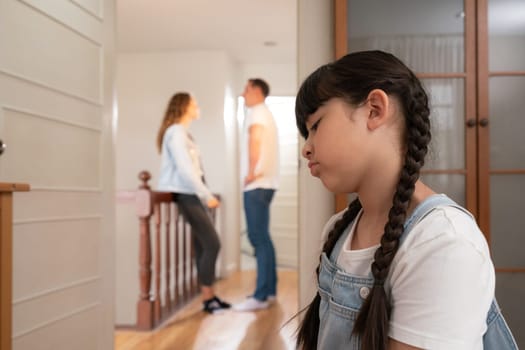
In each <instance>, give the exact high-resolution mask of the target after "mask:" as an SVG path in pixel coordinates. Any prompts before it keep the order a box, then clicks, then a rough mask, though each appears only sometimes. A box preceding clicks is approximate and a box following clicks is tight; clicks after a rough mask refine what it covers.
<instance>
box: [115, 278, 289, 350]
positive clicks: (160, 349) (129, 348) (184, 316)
mask: <svg viewBox="0 0 525 350" xmlns="http://www.w3.org/2000/svg"><path fill="white" fill-rule="evenodd" d="M278 279H279V282H278V291H277V303H276V304H274V305H272V306H271V307H270V308H268V309H266V310H261V311H257V312H235V311H231V310H228V311H226V312H224V313H222V314H219V315H209V314H206V313H204V312H202V311H201V309H202V303H201V301H200V300H195V301H193V302H192V303H191V304H190V305H188V306H187V307H186V308H184V309H183V310H181V311H180V313H179V314H177V315H176V316H174V317H173V318H172V319H170V320H168V321H167V322H166V323H165V324H164V325H163V326H162V327H160V328H159V329H157V330H155V331H152V332H134V331H129V330H117V331H115V350H168V349H170V350H178V349H180V350H187V349H188V350H189V349H193V350H201V349H202V350H204V349H206V350H210V349H213V350H215V349H217V350H219V349H220V350H233V349H245V350H259V349H260V350H285V349H286V350H288V349H295V346H294V341H295V340H294V339H295V338H294V333H295V330H296V328H297V318H294V319H293V320H291V321H290V322H289V323H287V324H286V325H285V323H286V322H287V321H289V320H290V319H291V318H292V317H293V316H294V315H295V314H296V313H297V305H298V304H297V271H296V270H284V269H280V270H278ZM254 286H255V271H240V272H237V273H235V274H233V275H232V276H230V277H228V278H227V279H224V280H220V281H219V282H217V285H216V294H217V295H218V296H219V297H221V298H223V299H225V300H226V301H228V302H232V303H236V302H239V301H242V300H244V298H246V296H247V295H249V294H250V293H252V292H253V288H254Z"/></svg>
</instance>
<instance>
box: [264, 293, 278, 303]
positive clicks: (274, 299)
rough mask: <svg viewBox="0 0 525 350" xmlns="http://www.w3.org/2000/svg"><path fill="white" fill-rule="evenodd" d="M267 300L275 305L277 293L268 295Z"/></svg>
mask: <svg viewBox="0 0 525 350" xmlns="http://www.w3.org/2000/svg"><path fill="white" fill-rule="evenodd" d="M266 301H267V302H268V304H270V305H273V304H275V302H276V301H277V297H276V296H275V295H268V296H267V297H266Z"/></svg>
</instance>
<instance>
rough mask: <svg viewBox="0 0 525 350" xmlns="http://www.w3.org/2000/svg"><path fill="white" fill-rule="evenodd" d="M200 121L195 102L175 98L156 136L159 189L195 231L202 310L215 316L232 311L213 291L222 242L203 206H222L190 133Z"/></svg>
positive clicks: (185, 96)
mask: <svg viewBox="0 0 525 350" xmlns="http://www.w3.org/2000/svg"><path fill="white" fill-rule="evenodd" d="M198 117H199V106H198V105H197V101H196V100H195V98H193V97H192V96H191V95H190V94H188V93H186V92H179V93H177V94H175V95H173V97H172V98H171V100H170V102H169V104H168V107H167V109H166V113H165V114H164V119H163V120H162V124H161V126H160V129H159V133H158V136H157V147H158V149H159V152H160V153H161V157H162V163H161V168H160V176H159V185H158V189H159V190H160V191H166V192H174V194H173V195H174V201H176V202H177V205H178V208H179V210H180V211H181V213H182V215H184V217H185V218H186V220H187V221H188V222H189V223H190V225H191V227H192V230H191V231H192V234H193V246H194V249H195V260H196V265H197V277H198V279H199V283H200V285H201V294H202V301H203V309H204V311H206V312H209V313H215V312H218V311H222V310H223V309H228V308H230V304H229V303H226V302H224V301H222V300H221V299H219V298H218V297H217V296H215V293H214V291H213V283H214V282H215V262H216V260H217V255H218V253H219V249H220V242H219V236H218V235H217V232H216V231H215V227H214V226H213V223H212V221H211V219H210V216H209V215H208V213H207V211H206V209H205V207H204V205H203V202H204V203H205V204H206V206H207V207H209V208H216V207H218V206H219V204H220V203H219V201H218V200H217V198H216V197H215V196H214V195H213V194H212V193H211V191H210V190H209V189H208V187H207V186H206V184H205V183H204V172H203V170H202V166H201V160H200V154H199V149H198V147H197V145H196V144H195V142H194V140H193V138H192V137H191V135H190V134H189V132H188V128H189V126H190V124H191V122H192V121H193V120H194V119H197V118H198Z"/></svg>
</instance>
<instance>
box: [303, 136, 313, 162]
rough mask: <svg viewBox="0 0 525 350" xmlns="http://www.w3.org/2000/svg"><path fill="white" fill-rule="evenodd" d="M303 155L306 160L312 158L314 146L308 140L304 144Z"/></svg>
mask: <svg viewBox="0 0 525 350" xmlns="http://www.w3.org/2000/svg"><path fill="white" fill-rule="evenodd" d="M301 154H302V155H303V157H304V158H306V159H308V160H310V157H311V156H312V146H311V145H310V142H308V139H306V142H305V143H304V146H303V149H302V151H301Z"/></svg>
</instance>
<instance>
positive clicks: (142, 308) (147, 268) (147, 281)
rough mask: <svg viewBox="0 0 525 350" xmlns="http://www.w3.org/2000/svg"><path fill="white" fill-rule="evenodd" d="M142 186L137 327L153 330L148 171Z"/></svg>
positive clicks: (142, 177) (138, 204)
mask: <svg viewBox="0 0 525 350" xmlns="http://www.w3.org/2000/svg"><path fill="white" fill-rule="evenodd" d="M139 179H140V180H141V182H142V183H141V185H140V186H139V190H138V191H137V196H136V197H135V200H136V212H137V216H138V217H139V222H140V233H139V234H140V239H139V278H140V295H139V301H138V303H137V327H138V328H140V329H152V328H153V323H154V320H153V301H152V296H151V235H150V217H151V215H152V204H151V200H152V199H151V189H150V187H149V185H148V181H149V179H151V175H150V173H149V172H147V171H145V170H144V171H141V172H140V174H139Z"/></svg>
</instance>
